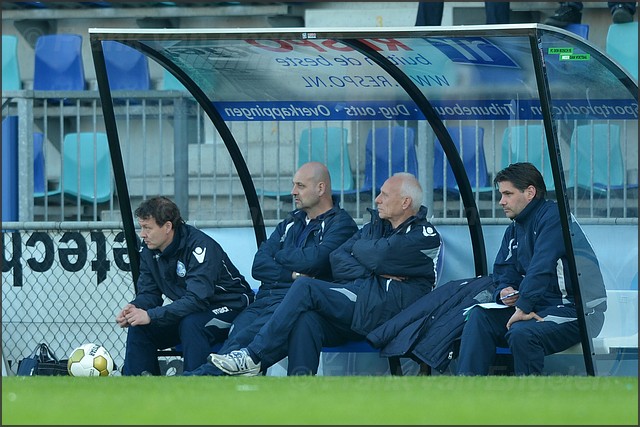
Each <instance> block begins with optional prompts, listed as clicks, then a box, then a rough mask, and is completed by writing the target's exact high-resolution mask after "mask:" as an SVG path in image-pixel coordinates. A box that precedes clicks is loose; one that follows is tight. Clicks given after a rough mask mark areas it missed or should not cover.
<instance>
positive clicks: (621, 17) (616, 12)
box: [611, 4, 633, 24]
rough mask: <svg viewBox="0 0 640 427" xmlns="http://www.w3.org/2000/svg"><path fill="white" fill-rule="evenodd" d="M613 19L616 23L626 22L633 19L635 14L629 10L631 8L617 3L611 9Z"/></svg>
mask: <svg viewBox="0 0 640 427" xmlns="http://www.w3.org/2000/svg"><path fill="white" fill-rule="evenodd" d="M611 20H612V21H613V23H614V24H626V23H627V22H631V21H633V15H632V14H631V12H629V9H627V8H626V7H624V6H623V5H621V4H617V5H615V6H614V7H613V9H612V10H611Z"/></svg>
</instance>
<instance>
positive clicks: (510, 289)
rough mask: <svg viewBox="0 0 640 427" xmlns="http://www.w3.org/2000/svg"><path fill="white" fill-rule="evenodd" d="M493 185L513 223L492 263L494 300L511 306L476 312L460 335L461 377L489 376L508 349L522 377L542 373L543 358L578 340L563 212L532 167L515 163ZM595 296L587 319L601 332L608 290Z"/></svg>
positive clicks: (588, 305)
mask: <svg viewBox="0 0 640 427" xmlns="http://www.w3.org/2000/svg"><path fill="white" fill-rule="evenodd" d="M494 183H495V184H496V185H497V186H498V189H499V191H500V194H501V198H500V205H501V206H502V208H503V210H504V212H505V215H506V216H507V217H508V218H510V219H511V220H512V222H511V224H510V225H509V227H508V228H507V230H506V231H505V234H504V237H503V238H502V244H501V246H500V249H499V251H498V254H497V256H496V260H495V263H494V265H493V280H494V283H495V284H496V290H495V292H494V293H493V298H494V301H495V302H497V303H502V304H504V306H505V308H502V309H484V308H481V307H474V308H473V309H472V310H471V311H470V314H469V318H468V320H467V322H466V324H465V326H464V329H463V330H462V338H461V343H460V353H459V357H458V374H459V375H487V374H489V373H490V369H491V366H492V364H493V362H494V359H495V355H496V347H507V346H508V347H509V348H510V349H511V353H512V354H513V362H514V372H515V374H516V375H538V374H541V373H542V370H543V367H544V357H545V355H549V354H553V353H557V352H561V351H564V350H566V349H568V348H569V347H571V346H573V345H575V344H577V343H579V342H580V331H579V326H578V321H577V310H576V305H575V299H574V293H573V286H572V284H571V283H570V274H569V270H568V268H569V265H568V260H567V254H566V250H565V245H564V240H563V237H562V227H561V224H560V213H559V211H558V206H557V203H556V202H555V201H552V200H545V195H546V187H545V184H544V179H543V177H542V175H541V174H540V172H539V171H538V170H537V169H536V168H535V166H533V165H532V164H531V163H514V164H512V165H509V166H508V167H507V168H505V169H503V170H501V171H500V172H498V173H497V174H496V177H495V179H494ZM599 283H601V282H599ZM595 291H596V292H595V294H594V295H592V296H593V297H591V296H590V298H589V299H587V304H586V305H587V311H586V313H585V314H586V315H587V324H588V327H589V329H591V328H593V329H591V330H594V331H599V330H600V328H601V327H602V324H603V323H604V315H603V312H604V310H605V309H606V293H605V291H604V288H603V287H600V289H595ZM596 335H597V332H596ZM594 336H595V335H594Z"/></svg>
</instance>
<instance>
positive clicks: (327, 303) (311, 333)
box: [247, 277, 364, 375]
mask: <svg viewBox="0 0 640 427" xmlns="http://www.w3.org/2000/svg"><path fill="white" fill-rule="evenodd" d="M357 289H358V287H357V286H356V285H354V284H352V283H347V284H339V283H331V282H325V281H322V280H317V279H312V278H308V277H301V278H299V279H297V280H296V281H295V282H294V283H293V285H292V286H291V289H289V292H287V295H286V296H285V298H284V299H283V301H282V303H281V304H280V305H279V306H278V308H277V309H276V311H275V312H274V313H273V315H272V317H271V319H270V320H269V321H268V322H267V323H266V324H265V325H264V326H263V327H262V328H261V329H260V332H258V334H257V335H256V336H255V338H254V339H253V341H252V342H251V344H249V345H248V346H247V349H248V350H249V353H250V354H251V355H252V356H255V357H257V358H258V359H259V360H260V361H261V362H262V363H263V369H266V367H268V366H270V365H272V364H274V363H276V362H278V361H279V360H280V359H282V357H283V355H282V349H287V348H288V356H289V361H288V371H287V373H288V374H289V375H308V374H312V375H314V374H316V373H317V372H318V365H319V362H320V352H321V350H322V347H323V346H325V345H329V346H333V345H340V344H343V343H345V342H347V341H350V340H355V339H363V338H364V337H363V336H361V335H359V334H356V333H355V332H353V331H352V330H351V320H352V318H353V312H354V308H355V302H356V291H357ZM285 355H286V354H285Z"/></svg>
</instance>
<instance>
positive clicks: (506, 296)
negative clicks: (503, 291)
mask: <svg viewBox="0 0 640 427" xmlns="http://www.w3.org/2000/svg"><path fill="white" fill-rule="evenodd" d="M519 293H520V291H513V292H511V293H510V294H507V295H505V296H503V297H500V300H504V299H507V298H511V297H513V296H516V295H518V294H519Z"/></svg>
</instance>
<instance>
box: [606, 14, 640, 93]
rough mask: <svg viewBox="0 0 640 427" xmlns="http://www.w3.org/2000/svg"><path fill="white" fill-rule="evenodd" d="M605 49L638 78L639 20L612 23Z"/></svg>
mask: <svg viewBox="0 0 640 427" xmlns="http://www.w3.org/2000/svg"><path fill="white" fill-rule="evenodd" d="M605 51H606V52H607V54H608V55H609V56H610V57H612V58H613V59H614V60H615V61H616V62H618V63H619V64H620V65H622V66H623V67H624V68H625V69H626V70H627V71H628V72H629V74H631V75H632V76H633V77H634V78H635V79H636V80H638V22H637V21H634V22H629V23H626V24H611V25H610V26H609V30H608V32H607V40H606V43H605Z"/></svg>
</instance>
